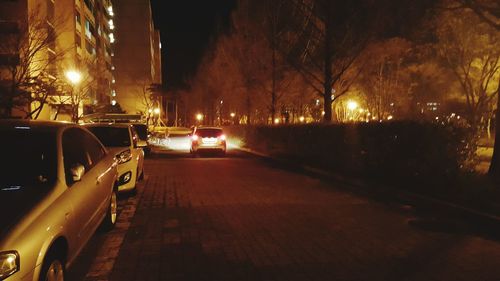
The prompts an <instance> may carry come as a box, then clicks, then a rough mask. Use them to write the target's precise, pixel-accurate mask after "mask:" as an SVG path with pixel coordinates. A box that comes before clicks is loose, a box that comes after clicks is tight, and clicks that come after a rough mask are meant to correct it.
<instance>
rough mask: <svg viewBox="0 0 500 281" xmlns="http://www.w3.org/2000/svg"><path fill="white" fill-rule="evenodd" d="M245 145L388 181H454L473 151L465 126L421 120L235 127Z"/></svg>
mask: <svg viewBox="0 0 500 281" xmlns="http://www.w3.org/2000/svg"><path fill="white" fill-rule="evenodd" d="M226 131H227V133H228V135H230V136H232V137H235V138H237V139H239V140H241V141H242V143H243V145H244V146H246V147H247V148H251V149H254V150H257V151H260V152H263V153H267V154H270V155H272V156H277V157H281V158H285V159H290V160H293V161H298V162H300V163H304V164H307V165H311V166H315V167H319V168H323V169H327V170H330V171H333V172H336V173H340V174H346V175H349V176H368V177H372V178H380V179H383V180H384V181H398V182H400V181H401V180H402V179H404V180H407V179H412V180H417V181H425V182H428V181H429V180H432V181H442V180H448V179H450V178H453V177H455V176H456V175H457V174H458V173H459V172H460V171H461V168H463V166H464V164H465V163H466V161H467V159H468V157H469V155H471V153H473V152H474V150H475V148H474V147H473V146H471V145H470V144H471V143H472V141H471V137H472V134H471V132H470V131H468V130H467V129H464V128H458V127H453V126H451V125H446V126H443V125H439V124H431V123H418V122H390V123H362V124H342V125H324V124H307V125H287V126H232V127H227V128H226Z"/></svg>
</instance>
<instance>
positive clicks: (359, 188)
mask: <svg viewBox="0 0 500 281" xmlns="http://www.w3.org/2000/svg"><path fill="white" fill-rule="evenodd" d="M238 150H240V151H243V152H246V153H250V154H253V155H256V156H259V157H262V158H265V159H269V160H272V161H274V162H276V163H281V164H287V165H290V163H287V162H286V160H284V159H279V158H276V157H273V156H271V155H268V154H265V153H262V152H259V151H255V150H252V149H249V148H238ZM293 165H296V166H297V167H298V168H300V169H302V170H303V171H305V172H307V173H309V174H312V175H314V176H319V177H323V178H327V179H330V180H333V181H336V182H340V183H343V184H347V185H349V186H350V187H353V188H354V189H355V191H356V192H361V193H363V195H367V196H370V195H372V196H371V197H373V195H375V194H374V193H375V192H376V193H377V194H376V195H380V194H381V193H383V192H388V191H390V192H391V195H392V196H394V197H396V198H397V200H399V201H406V202H410V203H411V204H413V205H420V206H423V205H426V206H427V207H431V208H433V209H439V210H441V211H445V212H447V213H449V214H452V215H453V216H457V215H458V216H459V217H460V218H462V219H466V220H467V222H468V223H470V224H472V225H474V226H475V227H479V228H481V229H483V230H489V231H495V232H496V233H500V216H498V215H494V214H491V213H486V212H483V211H479V210H476V209H473V208H471V207H465V206H462V205H459V204H456V203H452V202H448V201H445V200H442V199H437V198H433V197H429V196H426V195H422V194H418V193H414V192H411V191H407V190H401V189H396V188H394V187H389V186H380V185H378V184H371V185H369V184H368V183H367V182H365V181H363V180H358V179H353V178H347V177H344V176H341V175H339V174H335V173H332V172H329V171H327V170H323V169H319V168H315V167H311V166H307V165H300V164H297V163H294V164H293ZM374 187H375V188H374ZM370 191H371V192H370ZM415 207H418V206H415Z"/></svg>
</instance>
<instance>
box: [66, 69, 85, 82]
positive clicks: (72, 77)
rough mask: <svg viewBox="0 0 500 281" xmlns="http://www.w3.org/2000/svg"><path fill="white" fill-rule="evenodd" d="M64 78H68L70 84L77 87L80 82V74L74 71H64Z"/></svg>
mask: <svg viewBox="0 0 500 281" xmlns="http://www.w3.org/2000/svg"><path fill="white" fill-rule="evenodd" d="M66 78H68V80H69V82H71V84H73V85H77V84H78V83H80V81H82V74H81V73H80V72H78V71H76V70H68V71H66Z"/></svg>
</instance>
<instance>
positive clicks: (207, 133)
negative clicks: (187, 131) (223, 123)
mask: <svg viewBox="0 0 500 281" xmlns="http://www.w3.org/2000/svg"><path fill="white" fill-rule="evenodd" d="M196 134H197V135H198V136H200V137H202V138H216V137H218V136H220V135H222V130H221V129H198V130H197V131H196Z"/></svg>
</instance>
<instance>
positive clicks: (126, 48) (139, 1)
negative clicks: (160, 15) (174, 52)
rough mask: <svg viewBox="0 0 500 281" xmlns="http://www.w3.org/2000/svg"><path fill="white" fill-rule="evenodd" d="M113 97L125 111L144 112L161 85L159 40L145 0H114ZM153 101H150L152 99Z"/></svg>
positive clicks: (147, 109)
mask: <svg viewBox="0 0 500 281" xmlns="http://www.w3.org/2000/svg"><path fill="white" fill-rule="evenodd" d="M115 10H116V15H117V20H116V34H117V38H116V49H115V56H114V58H113V59H114V62H115V65H116V94H117V97H116V100H117V101H118V103H119V104H120V106H121V107H122V108H123V109H124V110H125V111H126V112H127V113H133V114H135V113H141V114H147V113H148V111H151V109H152V104H151V103H152V101H151V99H150V98H149V95H150V94H151V89H152V88H154V87H155V86H154V85H160V84H161V77H162V73H161V41H160V33H159V31H158V30H155V28H154V24H153V17H152V12H151V3H150V1H149V0H121V1H116V3H115ZM153 103H154V101H153Z"/></svg>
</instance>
